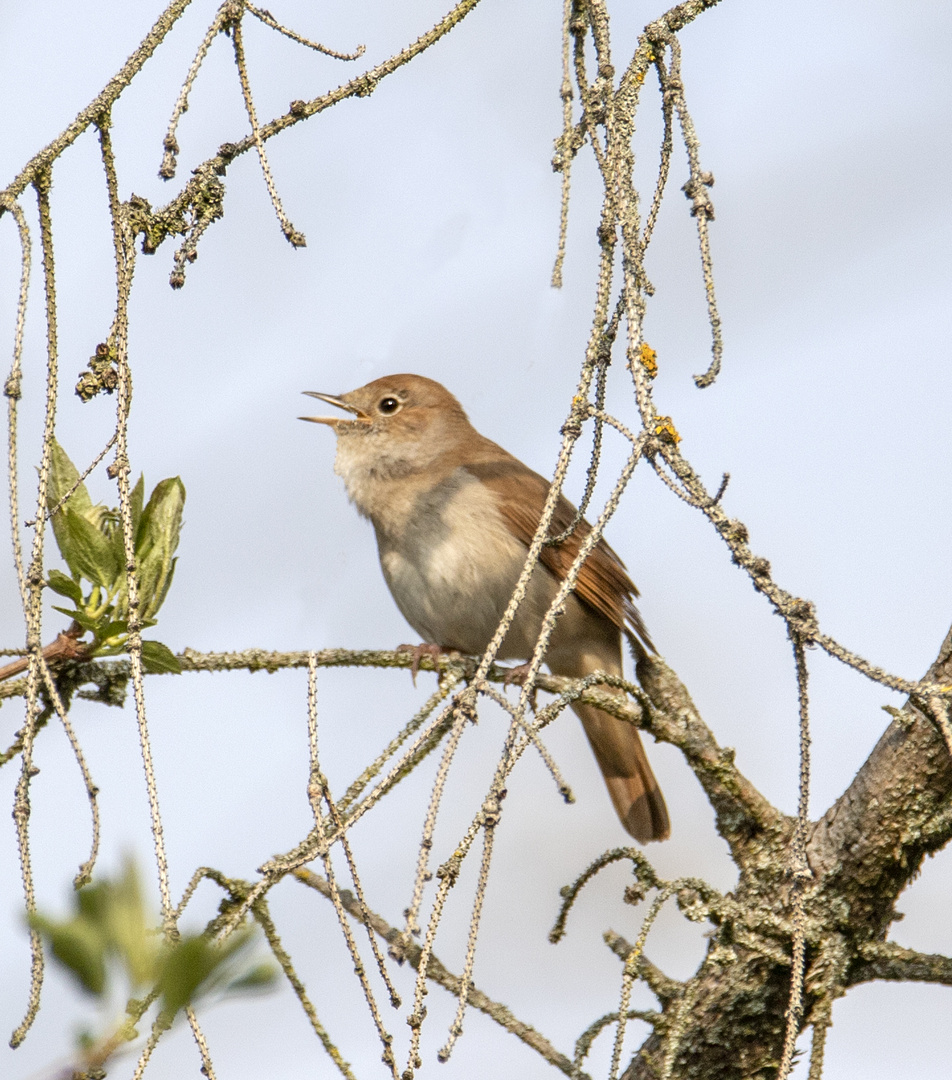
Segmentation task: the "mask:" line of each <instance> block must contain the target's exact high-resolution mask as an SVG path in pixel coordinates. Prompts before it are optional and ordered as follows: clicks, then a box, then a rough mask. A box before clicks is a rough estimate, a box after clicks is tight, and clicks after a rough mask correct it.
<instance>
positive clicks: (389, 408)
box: [300, 375, 478, 492]
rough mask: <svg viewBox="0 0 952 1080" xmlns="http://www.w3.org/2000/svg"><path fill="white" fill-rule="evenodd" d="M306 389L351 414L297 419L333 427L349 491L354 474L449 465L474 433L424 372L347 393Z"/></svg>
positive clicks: (391, 474)
mask: <svg viewBox="0 0 952 1080" xmlns="http://www.w3.org/2000/svg"><path fill="white" fill-rule="evenodd" d="M305 393H306V394H308V396H310V397H314V398H317V399H318V400H320V401H325V402H327V404H328V405H334V406H335V407H336V408H338V409H341V410H343V412H344V413H345V414H349V415H344V416H302V417H301V418H300V419H301V420H309V421H310V422H311V423H313V424H327V425H328V427H331V428H333V429H334V432H335V434H336V435H337V461H336V464H335V470H336V471H337V473H338V474H339V475H340V476H342V477H343V478H344V480H345V482H347V486H348V488H349V489H350V490H351V491H352V492H353V490H354V486H353V482H354V481H356V480H357V479H358V475H363V476H365V477H374V478H376V479H386V478H395V477H398V476H405V475H407V474H409V473H412V472H417V471H419V470H421V469H429V468H433V467H434V466H436V465H437V464H438V463H446V464H448V463H449V462H450V460H452V459H454V458H455V457H456V456H457V455H458V453H459V451H460V448H461V447H462V446H463V445H464V444H465V442H466V439H467V437H468V436H470V435H471V434H472V435H475V432H473V429H472V427H471V426H470V423H469V421H468V420H467V418H466V413H465V412H464V411H463V408H462V406H461V405H460V403H459V402H458V401H457V400H456V398H455V397H453V395H452V394H451V393H450V392H449V390H447V389H446V388H445V387H444V386H441V385H440V383H438V382H435V381H434V380H433V379H427V378H425V377H424V376H422V375H387V376H384V378H382V379H374V381H373V382H371V383H367V385H366V386H361V387H359V388H358V389H357V390H351V391H350V392H349V393H346V394H338V395H334V394H322V393H318V392H316V391H313V390H306V391H305ZM477 438H478V436H477Z"/></svg>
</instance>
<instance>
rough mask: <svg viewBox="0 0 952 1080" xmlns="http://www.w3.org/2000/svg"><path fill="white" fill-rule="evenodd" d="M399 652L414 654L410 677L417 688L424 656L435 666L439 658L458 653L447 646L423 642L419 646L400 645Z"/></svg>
mask: <svg viewBox="0 0 952 1080" xmlns="http://www.w3.org/2000/svg"><path fill="white" fill-rule="evenodd" d="M397 652H402V653H410V654H412V656H413V663H412V664H411V665H410V676H411V678H412V679H413V685H414V686H416V677H417V672H418V671H419V670H420V661H421V660H422V659H423V657H424V656H428V657H429V658H430V659H431V660H432V661H433V664H434V666H435V665H436V661H437V660H438V659H439V657H441V656H445V655H446V654H447V653H451V652H456V650H455V649H448V648H447V647H446V646H445V645H434V644H432V642H429V641H423V642H421V643H420V644H419V645H398V646H397Z"/></svg>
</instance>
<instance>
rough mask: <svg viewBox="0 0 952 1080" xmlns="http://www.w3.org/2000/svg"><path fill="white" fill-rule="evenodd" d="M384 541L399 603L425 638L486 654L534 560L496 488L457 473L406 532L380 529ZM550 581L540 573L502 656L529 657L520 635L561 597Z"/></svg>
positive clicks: (429, 496)
mask: <svg viewBox="0 0 952 1080" xmlns="http://www.w3.org/2000/svg"><path fill="white" fill-rule="evenodd" d="M377 542H378V545H379V548H380V563H381V566H382V567H383V573H384V577H385V578H386V580H387V584H388V585H389V587H390V591H391V593H392V594H393V598H394V600H395V601H396V602H397V606H398V607H399V608H400V610H401V611H402V612H403V615H404V617H405V618H406V620H407V622H409V623H410V625H411V626H412V627H413V628H414V629H415V630H416V631H417V633H418V634H420V635H421V637H422V638H423V640H425V641H429V642H433V643H434V644H438V645H444V646H447V647H449V648H455V649H459V650H460V651H462V652H467V653H480V652H482V651H483V650H484V649H485V647H486V645H487V644H488V643H489V641H490V639H491V638H492V636H493V634H494V633H495V630H496V627H497V626H498V624H499V620H500V618H501V617H502V614H503V612H504V611H505V609H506V605H507V604H508V602H509V597H510V596H511V594H512V590H513V588H514V586H515V584H516V580H517V579H518V577H519V573H520V571H521V570H522V567H523V564H524V563H525V558H526V548H525V545H524V544H522V543H521V542H520V541H519V540H517V539H516V538H515V537H514V536H513V535H512V534H511V533H510V531H509V529H508V527H507V525H506V523H505V521H504V520H503V518H502V515H501V514H500V513H499V510H498V508H497V505H496V497H495V495H494V494H493V493H492V491H490V490H489V489H488V488H486V486H485V485H483V484H482V483H480V482H479V481H478V480H476V479H475V478H474V477H472V476H471V475H470V474H469V473H468V472H466V471H465V470H464V469H457V470H456V471H455V472H454V473H452V474H451V475H450V476H449V477H447V478H446V480H444V481H443V482H442V483H440V484H438V485H436V486H435V487H434V488H432V489H431V490H430V491H428V492H426V493H425V494H423V495H421V496H418V498H417V499H416V501H415V504H414V509H413V513H412V514H411V515H410V516H409V518H408V519H407V522H406V527H405V528H404V529H402V530H399V531H398V533H397V534H396V535H394V534H393V533H390V532H385V531H384V530H382V529H380V528H378V529H377ZM537 579H538V580H537ZM546 579H551V575H550V574H549V573H548V572H547V571H545V570H544V568H540V570H539V571H537V572H536V574H535V575H534V576H533V587H532V588H531V589H530V595H529V596H527V598H526V601H525V606H524V610H521V611H520V618H519V619H518V620H517V624H518V625H517V626H514V628H513V631H512V632H511V634H510V638H511V639H512V640H511V641H510V640H507V642H506V645H507V646H508V648H506V649H505V650H504V651H503V652H502V653H501V654H500V655H501V656H523V655H527V652H526V651H522V650H525V648H526V645H527V644H528V641H526V642H525V643H524V642H523V641H522V639H523V638H526V637H527V634H526V633H522V632H520V631H522V629H523V628H524V629H525V631H527V632H528V631H531V630H532V626H533V624H534V626H535V627H536V628H537V627H538V625H539V622H540V621H541V612H540V610H539V608H540V605H541V606H542V610H543V611H544V609H545V606H547V598H550V597H551V595H552V594H553V592H554V579H552V580H551V581H547V580H546ZM517 638H518V639H519V640H518V641H517ZM513 650H515V651H513ZM530 651H531V650H530Z"/></svg>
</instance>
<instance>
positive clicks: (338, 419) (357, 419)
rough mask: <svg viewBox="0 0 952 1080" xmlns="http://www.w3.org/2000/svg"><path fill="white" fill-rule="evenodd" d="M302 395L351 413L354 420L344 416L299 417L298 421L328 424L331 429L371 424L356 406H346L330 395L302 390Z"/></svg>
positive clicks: (362, 411) (339, 399)
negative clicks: (338, 426) (339, 426)
mask: <svg viewBox="0 0 952 1080" xmlns="http://www.w3.org/2000/svg"><path fill="white" fill-rule="evenodd" d="M303 393H305V394H307V396H308V397H314V398H317V399H318V400H319V401H326V402H327V404H328V405H334V406H336V407H337V408H338V409H343V410H344V411H345V412H349V413H353V414H354V418H353V420H351V419H349V418H348V417H344V416H299V417H298V420H309V421H310V422H311V423H312V424H329V425H330V426H331V427H336V426H337V425H338V424H369V423H370V422H371V420H370V417H369V416H368V415H367V414H366V413H365V412H364V410H363V409H358V408H357V406H356V405H348V404H347V402H346V401H343V400H342V399H341V398H339V397H334V396H333V395H332V394H319V393H318V392H317V391H316V390H304V391H303Z"/></svg>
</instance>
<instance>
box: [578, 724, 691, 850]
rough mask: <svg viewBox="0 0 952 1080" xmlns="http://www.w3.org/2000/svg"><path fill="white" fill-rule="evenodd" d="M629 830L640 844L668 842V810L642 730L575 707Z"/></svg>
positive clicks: (619, 812)
mask: <svg viewBox="0 0 952 1080" xmlns="http://www.w3.org/2000/svg"><path fill="white" fill-rule="evenodd" d="M572 708H573V709H574V711H575V713H576V715H577V716H578V718H579V719H580V720H581V721H582V727H584V728H585V734H586V735H587V736H588V741H589V743H590V744H591V747H592V750H593V751H594V753H595V760H596V761H597V762H598V767H599V768H600V769H601V771H602V776H604V777H605V783H606V785H607V786H608V794H609V795H610V796H611V800H612V803H613V804H614V807H615V812H616V813H617V814H618V817H619V819H620V820H621V823H622V825H624V827H625V829H626V830H627V831H628V832H629V833H630V834H631V835H632V836H633V837H634V838H635V839H636V840H637V841H638V842H639V843H642V844H647V843H648V842H649V841H651V840H667V839H668V837H669V836H670V835H671V822H670V820H669V819H668V808H667V807H666V806H665V803H664V796H663V795H662V794H661V788H660V787H658V781H657V780H656V779H655V775H654V773H653V772H652V771H651V766H650V765H649V764H648V757H647V755H646V754H645V748H644V746H643V745H642V742H641V736H640V735H639V734H638V730H637V729H636V728H634V727H632V725H631V724H627V723H625V721H624V720H617V719H616V718H615V717H614V716H609V714H608V713H605V712H602V711H601V709H596V708H594V707H593V706H591V705H573V706H572Z"/></svg>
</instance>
